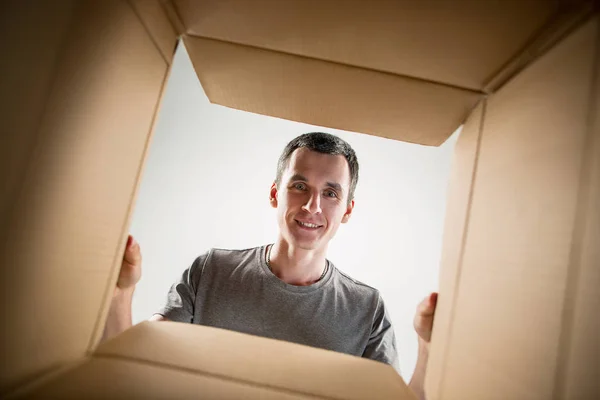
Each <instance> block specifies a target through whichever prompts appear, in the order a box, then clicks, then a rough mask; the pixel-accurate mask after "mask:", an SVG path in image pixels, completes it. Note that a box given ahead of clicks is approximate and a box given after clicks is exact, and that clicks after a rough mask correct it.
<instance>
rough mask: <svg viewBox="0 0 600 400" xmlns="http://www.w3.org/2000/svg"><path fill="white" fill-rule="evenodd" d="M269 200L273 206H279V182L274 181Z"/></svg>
mask: <svg viewBox="0 0 600 400" xmlns="http://www.w3.org/2000/svg"><path fill="white" fill-rule="evenodd" d="M269 202H270V203H271V207H273V208H277V183H276V182H273V184H272V185H271V190H270V191H269Z"/></svg>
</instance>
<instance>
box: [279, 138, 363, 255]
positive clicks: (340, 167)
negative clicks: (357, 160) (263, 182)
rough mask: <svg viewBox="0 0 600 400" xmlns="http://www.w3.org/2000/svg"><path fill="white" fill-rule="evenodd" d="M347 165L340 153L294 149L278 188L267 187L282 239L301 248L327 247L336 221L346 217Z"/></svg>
mask: <svg viewBox="0 0 600 400" xmlns="http://www.w3.org/2000/svg"><path fill="white" fill-rule="evenodd" d="M349 189H350V168H349V167H348V162H347V161H346V158H344V156H342V155H336V156H334V155H330V154H322V153H318V152H316V151H311V150H309V149H307V148H300V149H297V150H295V151H294V152H293V153H292V156H291V157H290V160H289V163H288V166H287V168H286V169H285V171H284V172H283V175H282V177H281V182H280V185H279V188H277V186H276V185H275V184H273V186H271V198H272V199H273V200H272V201H271V204H272V205H273V207H276V208H277V221H278V224H279V230H280V233H281V235H282V236H283V238H284V239H285V240H286V241H287V242H288V243H289V244H290V245H291V246H294V247H297V248H301V249H304V250H317V249H322V248H324V247H326V246H327V244H328V243H329V241H330V240H331V238H332V237H333V236H334V235H335V232H336V231H337V229H338V227H339V226H340V223H345V222H347V221H348V219H349V218H350V214H351V213H352V209H353V207H354V201H351V202H350V204H348V194H349Z"/></svg>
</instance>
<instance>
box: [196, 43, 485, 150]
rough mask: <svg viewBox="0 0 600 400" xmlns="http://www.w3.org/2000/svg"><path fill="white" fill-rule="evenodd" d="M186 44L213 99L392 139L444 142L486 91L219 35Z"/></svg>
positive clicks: (202, 81)
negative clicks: (237, 41)
mask: <svg viewBox="0 0 600 400" xmlns="http://www.w3.org/2000/svg"><path fill="white" fill-rule="evenodd" d="M184 43H185V45H186V48H187V50H188V53H189V55H190V58H191V60H192V62H193V64H194V67H195V69H196V72H197V74H198V77H199V78H200V82H201V83H202V86H203V87H204V91H205V92H206V94H207V96H208V98H209V99H210V101H211V102H213V103H217V104H221V105H225V106H228V107H233V108H237V109H241V110H245V111H251V112H255V113H258V114H265V115H271V116H276V117H280V118H286V119H290V120H294V121H302V122H307V123H311V124H315V125H321V126H327V127H332V128H337V129H346V130H352V131H356V132H363V133H370V134H377V135H379V136H383V137H386V138H390V139H398V140H404V141H407V142H413V143H420V144H425V145H434V146H437V145H440V144H441V143H443V142H444V140H446V138H447V137H448V136H449V135H450V134H451V133H452V132H453V131H454V130H455V129H456V128H457V127H458V126H459V125H460V124H461V123H462V121H464V119H465V118H466V117H467V115H468V113H469V112H470V111H471V109H472V108H473V107H474V105H475V103H476V102H477V101H478V100H479V98H480V97H481V95H480V94H478V93H475V92H472V91H466V90H461V89H457V88H451V87H448V86H444V85H438V84H434V83H429V82H422V81H416V80H414V79H408V78H403V77H399V76H396V75H392V74H386V73H380V72H377V71H372V70H366V69H362V68H356V67H351V66H347V65H342V64H335V63H330V62H326V61H321V60H316V59H311V58H306V57H299V56H293V55H289V54H283V53H279V52H274V51H270V50H263V49H258V48H253V47H248V46H242V45H236V44H231V43H227V42H222V41H218V40H211V39H203V38H197V37H185V38H184ZM432 115H435V116H436V118H431V116H432Z"/></svg>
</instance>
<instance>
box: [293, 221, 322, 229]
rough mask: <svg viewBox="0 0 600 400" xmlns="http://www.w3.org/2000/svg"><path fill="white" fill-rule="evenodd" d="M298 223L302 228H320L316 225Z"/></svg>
mask: <svg viewBox="0 0 600 400" xmlns="http://www.w3.org/2000/svg"><path fill="white" fill-rule="evenodd" d="M298 223H299V224H300V225H302V226H306V227H307V228H318V227H319V225H315V224H310V223H308V222H300V221H298Z"/></svg>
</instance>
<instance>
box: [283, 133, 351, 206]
mask: <svg viewBox="0 0 600 400" xmlns="http://www.w3.org/2000/svg"><path fill="white" fill-rule="evenodd" d="M302 147H306V148H307V149H309V150H312V151H316V152H319V153H323V154H331V155H334V156H337V155H342V156H344V157H345V158H346V161H348V167H349V168H350V190H349V192H348V202H350V201H352V200H353V199H354V191H355V190H356V185H357V184H358V158H356V153H355V152H354V149H352V147H351V146H350V145H349V144H348V142H346V141H345V140H343V139H340V138H339V137H337V136H334V135H331V134H329V133H324V132H310V133H305V134H303V135H300V136H298V137H296V138H294V139H292V140H291V141H290V142H289V143H288V144H287V146H285V148H284V149H283V152H282V153H281V156H280V157H279V162H278V163H277V175H276V178H275V183H276V184H277V186H279V184H280V183H281V177H282V175H283V171H284V170H285V169H286V168H287V166H288V163H289V161H290V157H292V153H293V152H294V151H295V150H297V149H300V148H302Z"/></svg>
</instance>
